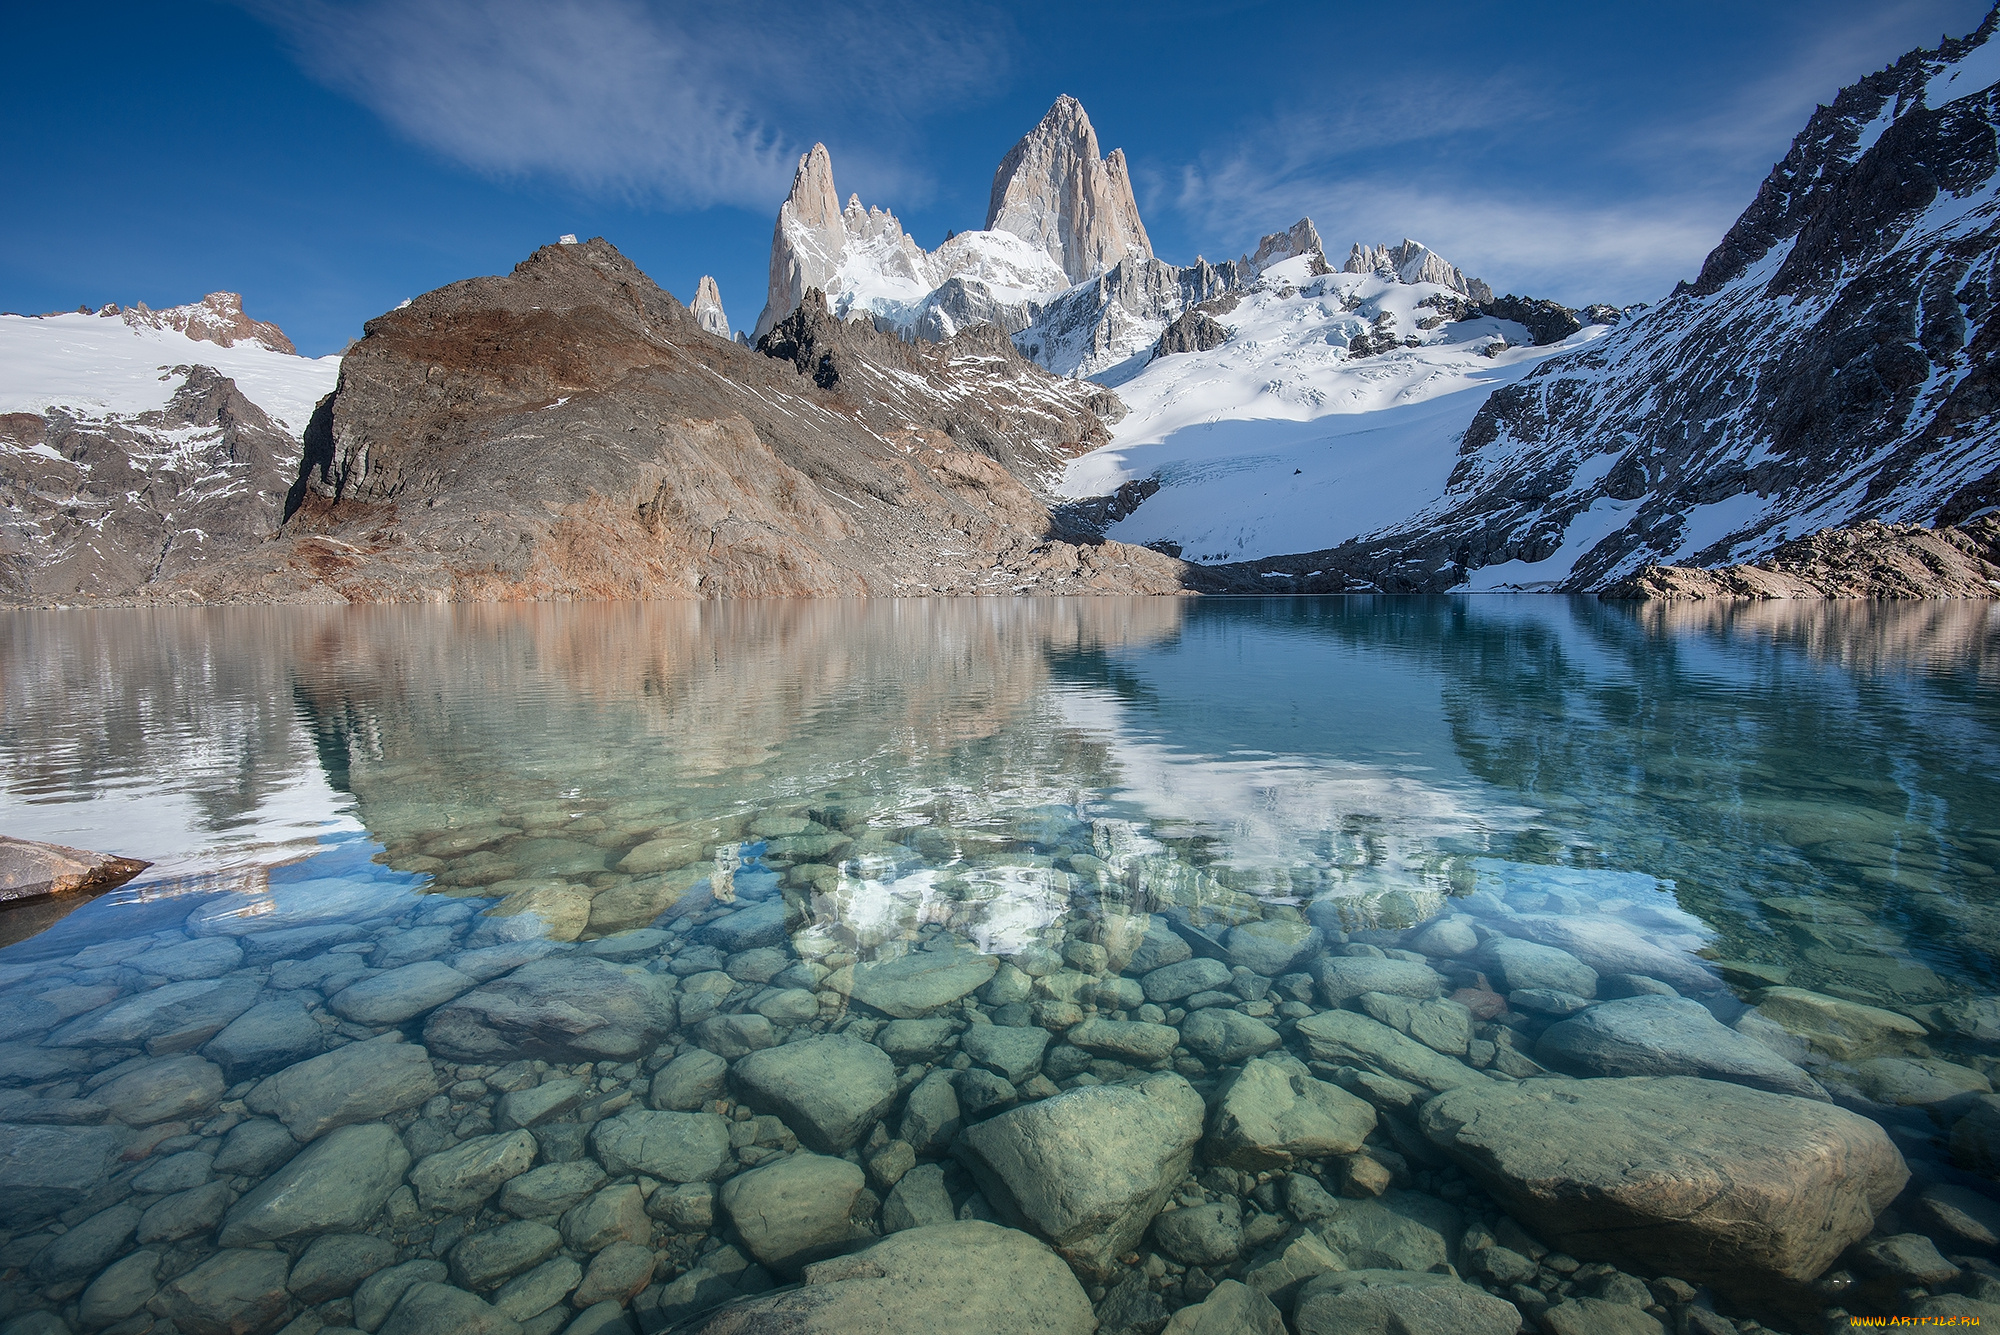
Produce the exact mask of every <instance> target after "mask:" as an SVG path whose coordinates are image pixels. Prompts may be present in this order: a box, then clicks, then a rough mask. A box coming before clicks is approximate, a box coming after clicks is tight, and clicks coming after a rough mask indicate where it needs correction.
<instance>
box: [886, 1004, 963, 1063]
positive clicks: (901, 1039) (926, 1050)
mask: <svg viewBox="0 0 2000 1335" xmlns="http://www.w3.org/2000/svg"><path fill="white" fill-rule="evenodd" d="M976 1027H977V1028H981V1029H988V1028H991V1027H992V1026H990V1025H979V1026H976ZM952 1037H953V1035H952V1026H951V1021H950V1020H948V1019H945V1018H943V1017H941V1016H940V1017H938V1018H936V1019H931V1020H891V1021H889V1023H887V1024H885V1025H883V1026H882V1027H881V1028H880V1029H879V1030H877V1031H876V1033H875V1046H876V1047H878V1048H880V1049H882V1051H884V1052H886V1053H888V1054H889V1060H891V1061H893V1062H895V1063H896V1065H898V1066H908V1065H909V1064H910V1063H911V1062H927V1061H934V1060H936V1058H937V1056H938V1054H939V1053H941V1052H943V1051H944V1050H945V1049H947V1048H949V1047H950V1046H951V1045H952Z"/></svg>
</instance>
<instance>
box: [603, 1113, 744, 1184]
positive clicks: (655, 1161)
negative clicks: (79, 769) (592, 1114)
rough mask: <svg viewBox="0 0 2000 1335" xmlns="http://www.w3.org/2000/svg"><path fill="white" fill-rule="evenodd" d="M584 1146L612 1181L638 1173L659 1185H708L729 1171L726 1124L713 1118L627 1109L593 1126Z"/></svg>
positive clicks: (700, 1115)
mask: <svg viewBox="0 0 2000 1335" xmlns="http://www.w3.org/2000/svg"><path fill="white" fill-rule="evenodd" d="M590 1146H591V1149H592V1150H593V1151H594V1152H595V1153H596V1155H597V1158H598V1161H599V1162H600V1163H602V1164H603V1165H604V1167H605V1171H607V1172H609V1173H610V1174H611V1175H612V1176H613V1177H623V1176H624V1175H626V1174H628V1173H638V1174H643V1175H644V1176H646V1177H651V1178H657V1179H659V1180H660V1181H662V1182H708V1181H712V1180H714V1179H715V1178H718V1177H721V1176H723V1175H724V1174H725V1173H726V1172H727V1171H728V1170H729V1166H730V1157H729V1123H728V1122H726V1121H724V1120H723V1119H722V1118H721V1117H719V1116H717V1115H716V1114H714V1113H685V1112H655V1111H652V1110H649V1109H644V1108H630V1109H627V1110H626V1111H625V1112H623V1113H621V1114H619V1115H618V1116H617V1117H613V1118H610V1119H609V1120H607V1121H603V1122H599V1123H598V1124H597V1126H596V1127H595V1128H594V1129H593V1130H592V1131H591V1133H590Z"/></svg>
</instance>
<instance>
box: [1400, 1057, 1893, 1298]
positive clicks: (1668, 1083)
mask: <svg viewBox="0 0 2000 1335" xmlns="http://www.w3.org/2000/svg"><path fill="white" fill-rule="evenodd" d="M1421 1123H1422V1126H1423V1130H1424V1133H1425V1135H1426V1136H1428V1137H1429V1138H1430V1140H1431V1141H1432V1143H1434V1144H1436V1145H1437V1146H1439V1147H1440V1148H1441V1149H1443V1150H1444V1151H1446V1152H1447V1153H1448V1154H1450V1155H1451V1156H1452V1157H1453V1158H1454V1159H1456V1160H1458V1162H1459V1163H1460V1164H1462V1165H1463V1166H1464V1167H1465V1168H1466V1169H1467V1170H1468V1171H1469V1172H1471V1173H1472V1174H1473V1175H1474V1176H1475V1177H1477V1178H1478V1179H1479V1180H1480V1181H1481V1183H1482V1184H1484V1185H1485V1186H1486V1188H1487V1190H1489V1191H1491V1192H1492V1193H1493V1195H1494V1197H1495V1198H1496V1199H1498V1200H1499V1201H1500V1202H1501V1203H1502V1204H1503V1205H1504V1206H1505V1207H1506V1208H1507V1209H1508V1211H1509V1213H1511V1214H1513V1215H1514V1216H1515V1217H1516V1218H1518V1219H1520V1220H1521V1221H1522V1222H1523V1223H1524V1224H1526V1225H1527V1226H1528V1227H1529V1228H1530V1229H1531V1230H1533V1232H1534V1233H1535V1235H1536V1236H1537V1237H1539V1238H1541V1239H1542V1240H1543V1241H1545V1242H1547V1243H1548V1244H1550V1245H1552V1246H1554V1247H1557V1248H1559V1249H1561V1250H1562V1251H1565V1252H1568V1253H1569V1254H1570V1255H1572V1256H1578V1257H1583V1258H1586V1259H1597V1260H1607V1261H1611V1262H1612V1263H1613V1264H1616V1265H1620V1266H1630V1267H1632V1268H1635V1269H1639V1270H1647V1271H1653V1272H1656V1273H1658V1272H1664V1273H1667V1274H1671V1275H1676V1276H1679V1277H1682V1278H1685V1279H1688V1280H1691V1281H1694V1282H1697V1283H1704V1282H1705V1283H1713V1284H1715V1285H1717V1286H1718V1288H1728V1289H1729V1290H1731V1291H1733V1292H1743V1291H1746V1290H1747V1291H1755V1290H1756V1289H1757V1288H1758V1287H1759V1286H1764V1285H1768V1284H1769V1283H1770V1282H1771V1281H1772V1280H1773V1279H1784V1280H1790V1281H1803V1280H1809V1279H1812V1278H1814V1277H1815V1276H1817V1275H1818V1274H1819V1273H1820V1272H1821V1271H1823V1270H1825V1269H1826V1267H1827V1266H1828V1265H1829V1264H1830V1263H1831V1262H1832V1261H1833V1259H1834V1258H1835V1257H1836V1256H1838V1255H1839V1254H1840V1252H1841V1250H1842V1249H1844V1248H1845V1247H1847V1246H1848V1245H1849V1244H1850V1243H1852V1242H1855V1241H1857V1240H1858V1239H1860V1238H1862V1237H1865V1236H1866V1235H1867V1234H1868V1231H1869V1229H1870V1228H1871V1227H1872V1226H1873V1223H1874V1218H1875V1216H1876V1215H1877V1214H1878V1213H1880V1212H1881V1210H1882V1209H1883V1208H1884V1207H1885V1206H1887V1205H1888V1203H1889V1202H1890V1201H1891V1200H1892V1199H1894V1198H1895V1196H1896V1194H1897V1193H1898V1192H1899V1191H1901V1190H1902V1187H1903V1184H1904V1182H1905V1181H1907V1180H1908V1177H1909V1170H1908V1169H1907V1168H1906V1167H1905V1166H1904V1164H1903V1158H1902V1155H1901V1154H1899V1153H1898V1152H1897V1151H1896V1148H1895V1146H1894V1145H1893V1144H1891V1143H1890V1140H1889V1138H1888V1136H1887V1134H1886V1133H1884V1132H1883V1130H1882V1128H1881V1127H1880V1126H1878V1125H1876V1124H1875V1123H1874V1122H1871V1121H1869V1120H1867V1119H1866V1118H1863V1117H1859V1116H1857V1115H1855V1114H1853V1113H1850V1112H1845V1111H1843V1110H1841V1109H1838V1108H1834V1107H1832V1106H1830V1105H1829V1104H1826V1103H1821V1102H1817V1101H1815V1100H1810V1099H1801V1098H1795V1097H1792V1096H1789V1095H1783V1094H1772V1093H1767V1092H1765V1091H1762V1090H1755V1089H1749V1088H1746V1087H1744V1086H1742V1085H1737V1084H1730V1083H1726V1082H1722V1081H1716V1080H1697V1079H1690V1078H1686V1077H1667V1078H1652V1077H1632V1078H1624V1079H1600V1080H1575V1081H1552V1080H1531V1081H1527V1082H1524V1083H1521V1084H1498V1083H1491V1082H1489V1083H1485V1084H1482V1085H1479V1086H1468V1087H1466V1088H1463V1089H1458V1090H1453V1091H1450V1092H1448V1093H1445V1094H1443V1095H1441V1096H1440V1097H1438V1098H1436V1099H1433V1100H1431V1101H1430V1102H1429V1103H1427V1104H1425V1105H1424V1106H1423V1110H1422V1113H1421Z"/></svg>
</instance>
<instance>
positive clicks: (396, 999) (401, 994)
mask: <svg viewBox="0 0 2000 1335" xmlns="http://www.w3.org/2000/svg"><path fill="white" fill-rule="evenodd" d="M476 986H478V984H477V983H476V982H475V981H474V980H473V979H471V978H468V977H467V976H466V975H464V974H462V973H460V972H459V971H458V970H456V969H454V968H452V967H451V966H450V965H448V964H444V963H441V962H439V961H437V960H425V961H423V962H422V963H419V964H405V965H404V966H403V967H401V968H400V969H390V970H389V971H388V972H386V973H378V974H376V975H375V976H374V977H372V978H364V979H362V980H361V981H360V982H358V983H354V984H351V985H350V986H348V987H345V988H343V989H341V990H340V991H338V992H336V993H334V994H333V995H332V996H331V997H329V998H328V999H327V1003H326V1006H327V1009H328V1010H330V1011H332V1012H333V1013H334V1014H336V1015H339V1016H341V1017H343V1018H345V1019H349V1020H352V1021H354V1022H355V1023H356V1024H368V1025H391V1024H402V1023H403V1022H405V1021H406V1020H413V1019H415V1018H416V1017H417V1016H419V1015H423V1014H426V1013H428V1012H430V1011H434V1010H436V1009H437V1008H438V1007H439V1006H442V1005H444V1004H445V1002H447V1001H450V1000H451V999H452V998H453V997H456V996H458V995H459V994H460V993H463V992H468V991H470V990H471V989H472V988H474V987H476Z"/></svg>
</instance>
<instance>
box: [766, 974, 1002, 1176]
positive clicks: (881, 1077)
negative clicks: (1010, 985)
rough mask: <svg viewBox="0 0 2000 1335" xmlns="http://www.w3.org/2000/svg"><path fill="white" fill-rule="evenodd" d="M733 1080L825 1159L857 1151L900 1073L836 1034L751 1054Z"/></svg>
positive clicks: (878, 1054)
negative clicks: (854, 1148) (782, 1120)
mask: <svg viewBox="0 0 2000 1335" xmlns="http://www.w3.org/2000/svg"><path fill="white" fill-rule="evenodd" d="M986 958H988V959H991V958H992V957H991V956H987V957H986ZM968 990H969V989H968ZM729 1080H730V1083H731V1085H733V1086H734V1087H735V1089H736V1091H737V1094H738V1096H739V1097H741V1098H742V1099H743V1101H744V1102H746V1103H748V1104H749V1105H750V1106H751V1107H752V1108H755V1109H758V1110H760V1111H765V1112H771V1113H775V1114H776V1115H777V1116H779V1117H780V1118H783V1119H784V1122H785V1124H786V1125H787V1126H789V1127H790V1128H791V1129H792V1131H793V1133H794V1134H796V1135H797V1136H798V1138H799V1139H800V1141H802V1142H803V1143H805V1144H806V1145H807V1146H809V1147H810V1148H812V1149H815V1150H818V1151H819V1152H820V1153H822V1154H839V1153H841V1152H843V1151H845V1150H848V1149H851V1148H853V1147H854V1146H855V1145H856V1144H857V1143H859V1141H860V1140H861V1138H862V1137H863V1136H865V1135H867V1134H868V1129H869V1128H870V1127H872V1126H874V1125H875V1123H876V1121H877V1120H879V1119H880V1118H881V1116H882V1114H883V1113H884V1112H887V1111H888V1109H889V1107H890V1105H891V1104H893V1103H894V1102H895V1101H896V1092H897V1091H896V1069H895V1067H894V1066H893V1065H891V1064H890V1061H889V1058H888V1055H887V1054H886V1053H884V1052H883V1051H882V1049H880V1048H878V1047H876V1046H875V1045H874V1044H872V1043H863V1042H860V1041H859V1040H856V1039H852V1038H847V1037H844V1036H841V1035H837V1034H829V1035H825V1036H822V1037H818V1038H808V1039H801V1040H800V1041H799V1042H796V1043H786V1044H784V1045H783V1046H781V1047H775V1048H766V1049H764V1050H763V1051H761V1052H753V1053H751V1054H750V1055H749V1056H747V1057H744V1058H743V1059H742V1060H740V1061H738V1062H737V1063H736V1065H735V1066H734V1067H733V1068H731V1070H730V1073H729ZM906 1139H907V1137H906Z"/></svg>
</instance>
